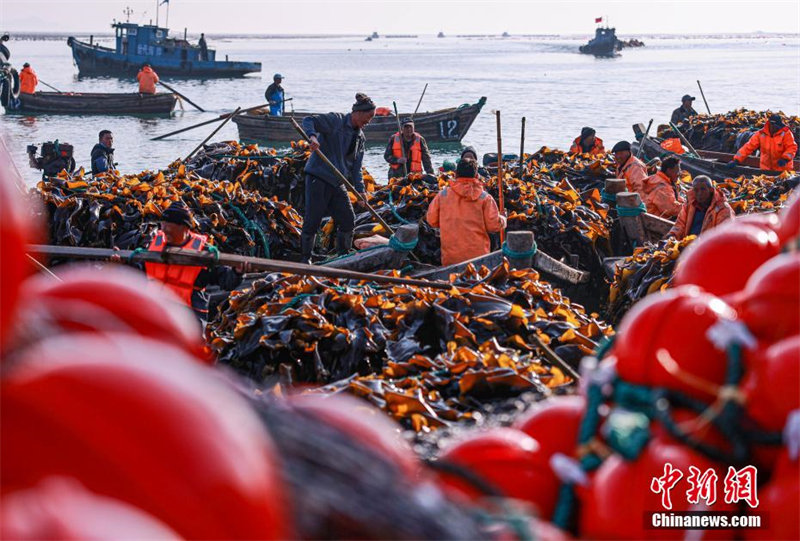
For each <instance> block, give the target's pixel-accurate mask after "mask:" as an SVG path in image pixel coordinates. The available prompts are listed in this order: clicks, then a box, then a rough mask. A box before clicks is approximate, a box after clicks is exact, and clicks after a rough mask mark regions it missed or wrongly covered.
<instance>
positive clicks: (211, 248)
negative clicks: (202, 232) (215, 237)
mask: <svg viewBox="0 0 800 541" xmlns="http://www.w3.org/2000/svg"><path fill="white" fill-rule="evenodd" d="M206 250H207V251H208V252H209V253H211V254H214V265H217V264H219V250H218V249H217V247H216V246H214V245H213V244H206ZM267 257H269V256H267Z"/></svg>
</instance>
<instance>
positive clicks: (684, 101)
mask: <svg viewBox="0 0 800 541" xmlns="http://www.w3.org/2000/svg"><path fill="white" fill-rule="evenodd" d="M694 100H695V97H694V96H690V95H689V94H685V95H684V96H683V97H682V98H681V106H680V107H678V108H677V109H675V110H674V111H672V118H671V119H670V122H672V123H673V124H678V123H679V122H683V121H684V120H688V119H689V117H690V116H696V115H697V111H695V110H694V108H693V107H692V102H693V101H694Z"/></svg>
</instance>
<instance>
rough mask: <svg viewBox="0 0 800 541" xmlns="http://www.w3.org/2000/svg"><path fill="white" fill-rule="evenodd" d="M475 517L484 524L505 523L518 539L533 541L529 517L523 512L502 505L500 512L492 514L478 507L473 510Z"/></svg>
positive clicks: (520, 540)
mask: <svg viewBox="0 0 800 541" xmlns="http://www.w3.org/2000/svg"><path fill="white" fill-rule="evenodd" d="M475 518H476V519H477V520H478V522H481V523H482V524H486V525H494V524H505V525H507V526H509V527H510V528H511V529H512V530H513V531H514V533H515V534H516V537H517V539H519V541H533V540H534V539H535V537H534V535H533V532H532V531H531V522H530V517H529V516H528V515H526V514H524V513H517V512H515V511H514V510H513V509H510V508H509V506H507V505H503V513H502V514H492V513H488V512H486V511H482V510H479V509H476V510H475Z"/></svg>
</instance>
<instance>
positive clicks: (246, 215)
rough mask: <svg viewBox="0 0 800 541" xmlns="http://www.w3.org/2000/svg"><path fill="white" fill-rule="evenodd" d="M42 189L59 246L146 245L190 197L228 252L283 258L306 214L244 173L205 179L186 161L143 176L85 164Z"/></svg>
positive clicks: (202, 223)
mask: <svg viewBox="0 0 800 541" xmlns="http://www.w3.org/2000/svg"><path fill="white" fill-rule="evenodd" d="M245 182H247V181H245ZM37 192H38V194H39V195H40V197H41V199H42V200H43V202H44V206H45V207H46V211H47V213H48V220H47V223H48V224H49V235H50V239H51V242H53V243H55V244H59V245H66V246H84V247H98V248H111V247H114V246H116V247H118V248H120V249H123V250H125V249H135V248H146V247H147V245H148V242H149V239H150V238H151V236H152V232H153V231H154V230H155V229H156V228H157V227H158V221H159V217H160V216H161V213H162V211H163V210H164V209H165V208H167V207H168V206H170V205H171V204H173V203H175V202H178V201H182V202H183V203H184V204H185V205H186V206H187V207H188V208H189V209H190V210H191V211H192V214H193V215H194V220H195V222H196V226H195V230H196V231H198V232H199V233H202V234H204V235H208V236H209V239H210V242H212V243H213V244H214V245H215V246H216V247H217V248H218V249H219V250H220V251H223V252H229V253H235V254H241V255H252V256H257V257H275V258H281V259H290V258H294V257H297V254H298V252H299V246H300V229H301V227H302V219H301V217H300V216H299V215H298V214H297V212H296V211H295V210H294V209H293V208H292V207H291V206H290V205H289V204H287V203H285V202H283V201H280V200H278V199H277V198H272V199H267V198H265V197H262V196H261V195H260V194H259V192H258V191H256V190H253V189H250V188H247V187H245V185H244V184H243V183H242V180H234V181H230V180H209V179H206V178H203V177H201V176H199V175H198V174H197V173H196V172H194V171H190V170H189V169H188V168H187V167H186V166H185V165H183V164H180V163H178V162H176V163H175V164H172V165H171V166H170V167H169V168H168V169H166V170H164V171H159V172H152V171H144V172H142V173H140V174H138V175H118V174H116V173H108V174H106V175H101V176H97V177H94V178H89V177H85V176H84V175H83V172H82V171H79V172H77V173H76V174H75V175H74V176H63V177H53V178H51V179H50V180H48V181H42V182H40V183H39V185H38V187H37Z"/></svg>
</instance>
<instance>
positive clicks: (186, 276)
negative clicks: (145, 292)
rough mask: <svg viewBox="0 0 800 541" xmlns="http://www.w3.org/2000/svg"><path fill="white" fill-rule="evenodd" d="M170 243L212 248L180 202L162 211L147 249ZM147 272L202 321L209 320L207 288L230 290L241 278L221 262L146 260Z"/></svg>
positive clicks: (198, 249) (160, 248)
mask: <svg viewBox="0 0 800 541" xmlns="http://www.w3.org/2000/svg"><path fill="white" fill-rule="evenodd" d="M167 246H169V247H174V248H181V249H183V250H193V251H196V252H202V251H210V250H209V245H208V238H207V237H206V236H205V235H200V234H199V233H195V232H194V231H192V215H191V213H190V212H189V209H187V208H186V207H185V206H183V205H182V204H180V203H173V204H172V205H170V206H169V207H167V208H166V209H165V210H164V212H163V213H162V214H161V227H160V229H159V230H158V231H156V234H155V235H154V236H153V239H152V240H151V241H150V245H149V246H148V248H147V249H148V250H149V251H151V252H163V251H164V248H166V247H167ZM239 270H240V271H242V272H244V271H245V270H246V269H245V268H244V267H243V268H241V269H239ZM144 271H145V273H146V274H147V277H148V278H149V279H150V280H153V281H157V282H159V283H161V284H163V287H165V288H166V289H169V290H171V291H172V292H173V293H175V294H176V295H177V296H178V297H179V298H180V299H181V300H182V301H183V302H184V303H186V305H187V306H189V307H191V308H192V310H194V313H195V315H197V317H198V318H199V319H200V320H201V321H202V322H206V321H208V301H209V296H208V294H207V293H206V292H205V290H204V288H205V287H206V286H208V285H210V284H217V285H219V286H220V287H221V288H222V289H225V290H228V291H230V290H233V289H235V288H236V287H237V286H238V285H239V284H240V283H241V281H242V278H241V276H240V275H239V274H238V273H237V272H236V271H234V270H233V269H232V268H230V267H226V266H221V265H215V266H214V267H211V268H206V267H202V266H199V265H198V266H189V265H168V264H165V263H150V262H146V263H145V264H144Z"/></svg>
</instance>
